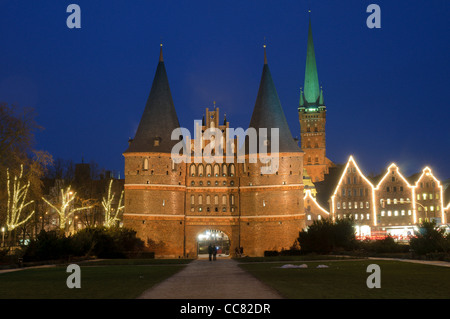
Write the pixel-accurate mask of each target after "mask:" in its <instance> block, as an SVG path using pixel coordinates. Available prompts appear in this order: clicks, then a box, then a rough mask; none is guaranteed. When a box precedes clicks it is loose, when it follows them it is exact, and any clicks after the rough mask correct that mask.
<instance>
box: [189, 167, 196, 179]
mask: <svg viewBox="0 0 450 319" xmlns="http://www.w3.org/2000/svg"><path fill="white" fill-rule="evenodd" d="M189 174H190V175H191V176H195V164H191V166H190V171H189Z"/></svg>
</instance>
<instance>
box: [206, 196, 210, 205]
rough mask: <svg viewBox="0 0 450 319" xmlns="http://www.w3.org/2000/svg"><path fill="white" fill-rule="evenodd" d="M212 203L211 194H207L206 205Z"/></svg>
mask: <svg viewBox="0 0 450 319" xmlns="http://www.w3.org/2000/svg"><path fill="white" fill-rule="evenodd" d="M210 204H211V196H209V195H206V205H210Z"/></svg>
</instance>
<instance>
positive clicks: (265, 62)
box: [263, 37, 267, 64]
mask: <svg viewBox="0 0 450 319" xmlns="http://www.w3.org/2000/svg"><path fill="white" fill-rule="evenodd" d="M266 47H267V45H266V37H264V44H263V48H264V64H267V54H266Z"/></svg>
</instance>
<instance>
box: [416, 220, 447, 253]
mask: <svg viewBox="0 0 450 319" xmlns="http://www.w3.org/2000/svg"><path fill="white" fill-rule="evenodd" d="M444 234H445V230H444V229H440V228H438V227H436V222H435V221H431V222H428V221H425V222H423V223H422V224H421V225H420V226H419V231H418V232H416V233H415V237H413V238H411V240H410V245H411V248H412V249H413V251H414V253H415V254H417V255H419V256H421V255H426V254H429V253H449V252H450V237H449V235H447V236H445V235H444Z"/></svg>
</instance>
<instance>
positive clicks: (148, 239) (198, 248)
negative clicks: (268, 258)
mask: <svg viewBox="0 0 450 319" xmlns="http://www.w3.org/2000/svg"><path fill="white" fill-rule="evenodd" d="M228 127H229V122H228V121H227V120H226V119H224V120H223V122H222V120H221V118H220V113H219V108H216V107H214V109H213V110H209V109H206V112H205V116H204V118H203V123H202V125H201V131H202V138H201V149H202V151H204V150H205V148H207V147H208V144H209V143H213V142H214V143H219V144H222V145H226V143H224V142H225V141H227V143H228V140H230V141H231V144H230V147H231V149H232V151H233V152H232V153H233V155H232V156H231V158H230V157H229V156H228V155H223V156H224V158H223V160H222V163H219V162H217V161H214V162H212V163H211V162H209V159H208V160H207V159H206V158H202V159H201V161H200V162H196V161H195V150H194V151H193V146H194V145H191V152H192V151H193V152H192V153H191V161H190V162H187V163H186V162H183V163H175V161H174V159H173V157H172V154H171V152H172V149H173V147H174V146H175V145H176V144H177V143H178V142H180V140H181V139H178V140H172V138H171V134H172V132H173V131H174V130H175V129H177V128H179V122H178V117H177V114H176V111H175V107H174V104H173V101H172V96H171V93H170V88H169V82H168V78H167V74H166V71H165V66H164V60H163V57H162V49H161V53H160V60H159V63H158V66H157V70H156V75H155V78H154V80H153V85H152V88H151V91H150V95H149V98H148V101H147V104H146V107H145V109H144V112H143V115H142V118H141V121H140V124H139V127H138V129H137V132H136V135H135V137H134V139H133V140H130V143H129V148H128V149H127V150H126V151H125V152H124V154H123V155H124V157H125V187H124V189H125V211H124V215H123V225H124V226H125V227H129V228H132V229H134V230H136V232H137V235H138V236H139V237H140V238H142V239H143V240H144V241H145V243H146V245H147V247H148V248H149V249H151V250H152V251H154V252H155V255H156V256H157V257H175V258H178V257H183V256H184V257H196V256H198V254H201V253H202V252H204V251H205V244H208V243H209V242H213V243H214V245H216V244H217V245H218V244H219V243H226V245H222V244H220V245H222V246H221V247H220V249H221V250H222V252H223V253H224V254H225V255H230V254H231V255H233V254H234V253H235V252H236V251H238V250H239V249H240V248H241V247H242V248H243V253H244V254H245V255H249V256H263V255H264V251H267V250H282V249H289V248H290V247H292V246H293V245H294V243H295V241H296V239H297V237H298V234H299V230H300V229H302V228H303V227H304V209H303V152H302V150H301V149H300V147H299V146H298V144H297V142H296V141H295V140H294V138H293V137H292V134H291V132H290V130H289V127H288V124H287V121H286V117H285V115H284V112H283V109H282V107H281V103H280V100H279V98H278V94H277V91H276V89H275V85H274V82H273V80H272V76H271V73H270V70H269V66H268V63H267V57H266V52H265V50H264V65H263V71H262V76H261V82H260V87H259V90H258V94H257V98H256V102H255V106H254V109H253V114H252V118H251V121H250V125H249V127H250V128H254V129H255V130H256V131H257V132H260V130H259V129H261V128H266V129H267V130H268V132H270V129H271V128H278V129H279V145H278V151H277V153H272V152H271V147H272V146H271V145H272V144H271V142H272V139H271V138H270V136H268V137H266V140H264V141H263V142H264V145H266V146H267V148H268V150H267V153H269V154H270V155H271V156H272V155H274V156H276V155H277V158H278V169H277V171H276V173H275V172H274V173H271V174H264V173H262V170H261V169H262V168H263V166H267V163H263V162H261V161H260V160H258V161H257V162H256V163H252V162H251V161H250V158H251V156H252V155H257V156H261V155H264V152H263V153H261V152H260V149H259V148H260V147H261V146H259V145H258V147H257V148H256V150H255V151H254V150H252V149H250V148H249V147H245V161H244V162H240V161H237V154H236V151H237V147H238V145H240V144H239V143H237V140H233V139H232V138H230V139H228V137H227V136H226V135H225V136H224V139H221V140H219V141H216V140H212V139H210V140H208V141H205V139H204V136H203V132H205V131H206V130H207V129H209V128H218V129H219V130H220V131H223V132H224V133H226V128H228ZM258 134H259V133H258ZM261 138H264V137H262V136H258V141H259V140H260V139H261ZM233 144H234V145H233ZM247 144H248V143H247V140H246V142H245V143H244V145H245V146H248V145H247ZM226 147H228V146H225V151H224V153H223V154H226V153H227V152H226ZM254 152H256V153H254ZM225 157H226V158H225Z"/></svg>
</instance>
